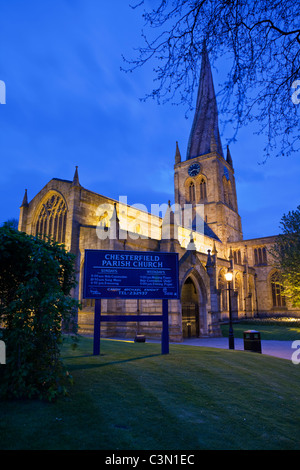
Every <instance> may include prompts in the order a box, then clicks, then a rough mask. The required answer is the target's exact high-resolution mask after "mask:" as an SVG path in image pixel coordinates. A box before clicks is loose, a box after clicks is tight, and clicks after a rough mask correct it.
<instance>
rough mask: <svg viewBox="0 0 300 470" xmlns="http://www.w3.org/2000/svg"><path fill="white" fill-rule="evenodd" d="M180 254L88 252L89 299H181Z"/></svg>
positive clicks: (86, 293)
mask: <svg viewBox="0 0 300 470" xmlns="http://www.w3.org/2000/svg"><path fill="white" fill-rule="evenodd" d="M178 295H179V288H178V258H177V254H176V253H161V252H141V251H136V252H133V251H131V252H126V251H107V250H86V251H85V269H84V295H83V297H84V298H86V299H101V298H102V299H108V298H116V297H119V298H124V299H125V298H144V299H177V298H178Z"/></svg>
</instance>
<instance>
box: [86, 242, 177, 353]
mask: <svg viewBox="0 0 300 470" xmlns="http://www.w3.org/2000/svg"><path fill="white" fill-rule="evenodd" d="M83 298H84V299H95V316H94V347H93V354H94V355H99V354H100V329H101V321H105V322H110V321H112V322H125V321H126V322H128V321H134V322H139V321H149V322H150V321H161V322H162V338H161V350H162V354H168V353H169V325H168V300H169V299H178V298H179V285H178V254H177V253H165V252H145V251H114V250H85V263H84V282H83ZM112 298H118V299H162V315H143V314H141V315H101V299H112Z"/></svg>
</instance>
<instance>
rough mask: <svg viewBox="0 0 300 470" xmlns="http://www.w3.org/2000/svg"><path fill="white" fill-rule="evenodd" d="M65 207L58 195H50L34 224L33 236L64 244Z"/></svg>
mask: <svg viewBox="0 0 300 470" xmlns="http://www.w3.org/2000/svg"><path fill="white" fill-rule="evenodd" d="M66 223H67V207H66V204H65V201H64V200H63V198H62V197H61V196H60V195H59V194H52V195H51V196H50V197H49V198H48V199H47V200H46V202H45V203H43V205H42V208H41V209H40V213H39V215H38V218H37V221H36V224H35V235H36V236H39V237H41V238H47V237H49V238H51V239H53V240H54V241H56V242H58V243H65V238H66Z"/></svg>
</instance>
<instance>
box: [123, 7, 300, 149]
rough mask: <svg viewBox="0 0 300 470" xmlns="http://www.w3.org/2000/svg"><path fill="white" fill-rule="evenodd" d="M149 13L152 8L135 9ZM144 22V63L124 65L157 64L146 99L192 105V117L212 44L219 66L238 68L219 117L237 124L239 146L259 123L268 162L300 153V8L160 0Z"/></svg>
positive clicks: (141, 57) (140, 51)
mask: <svg viewBox="0 0 300 470" xmlns="http://www.w3.org/2000/svg"><path fill="white" fill-rule="evenodd" d="M142 5H144V0H143V1H141V2H140V3H138V4H135V5H134V6H133V7H132V8H138V7H141V6H142ZM143 18H144V21H145V30H143V31H142V38H143V40H144V45H143V46H139V47H138V48H137V51H138V54H137V57H135V58H133V59H132V58H130V59H128V58H124V60H125V62H126V63H127V66H126V68H125V69H124V70H125V71H133V70H135V69H136V68H138V67H141V66H144V65H145V64H146V63H148V62H151V61H152V62H153V63H154V69H153V71H154V74H155V81H156V82H158V86H157V87H156V88H154V89H153V90H152V92H150V93H148V94H146V96H145V99H147V98H149V97H152V98H154V99H156V100H157V101H158V103H163V102H165V101H171V102H173V103H177V104H178V103H186V104H187V105H188V107H189V109H191V108H192V105H193V104H194V92H195V91H196V90H197V86H198V80H199V72H200V61H201V52H202V48H203V43H204V41H205V44H206V47H207V49H208V51H209V55H210V59H211V61H213V63H215V64H217V63H218V61H219V62H220V60H221V59H222V63H221V62H220V63H221V66H222V67H224V65H225V67H226V65H227V64H228V63H230V64H231V68H230V70H229V72H228V74H227V78H226V79H224V82H223V85H222V88H221V96H220V98H221V101H220V107H219V111H220V112H221V114H224V115H225V113H226V115H227V118H226V120H225V122H226V123H228V122H232V123H233V124H234V126H235V132H234V135H233V139H234V138H235V137H236V135H237V132H238V130H239V128H240V126H242V125H245V124H247V123H249V122H252V121H255V122H257V123H259V129H258V133H266V135H267V145H266V148H265V156H266V157H268V156H269V155H270V154H271V152H274V151H275V150H276V153H275V155H276V156H278V155H284V154H285V155H289V154H291V153H292V152H294V151H297V150H298V149H299V126H298V120H299V107H300V106H297V104H298V103H300V99H299V98H300V90H299V88H298V87H299V86H300V61H299V58H300V26H299V7H298V4H297V2H294V1H291V0H280V1H279V0H256V1H255V2H254V1H248V0H176V1H174V0H158V6H157V7H156V8H153V9H151V10H148V11H147V10H144V13H143ZM224 78H225V77H224ZM298 95H299V97H298ZM229 115H231V116H232V118H231V119H229V118H228V116H229ZM278 141H279V142H278ZM279 144H280V145H279Z"/></svg>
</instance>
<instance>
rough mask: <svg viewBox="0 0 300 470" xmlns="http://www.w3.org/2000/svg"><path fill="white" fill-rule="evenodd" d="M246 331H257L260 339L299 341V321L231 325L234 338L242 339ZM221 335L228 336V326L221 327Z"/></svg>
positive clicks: (245, 321)
mask: <svg viewBox="0 0 300 470" xmlns="http://www.w3.org/2000/svg"><path fill="white" fill-rule="evenodd" d="M246 330H257V331H259V332H260V336H261V339H262V340H264V339H266V340H277V341H294V340H297V339H298V340H299V339H300V326H299V321H297V322H296V321H295V322H283V321H281V322H279V321H276V322H275V321H274V322H271V321H267V320H265V321H264V320H262V321H259V320H253V321H249V320H248V321H247V320H244V321H242V322H239V323H233V331H234V336H235V338H243V332H244V331H246ZM221 331H222V335H223V336H225V337H227V336H228V324H222V325H221Z"/></svg>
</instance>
